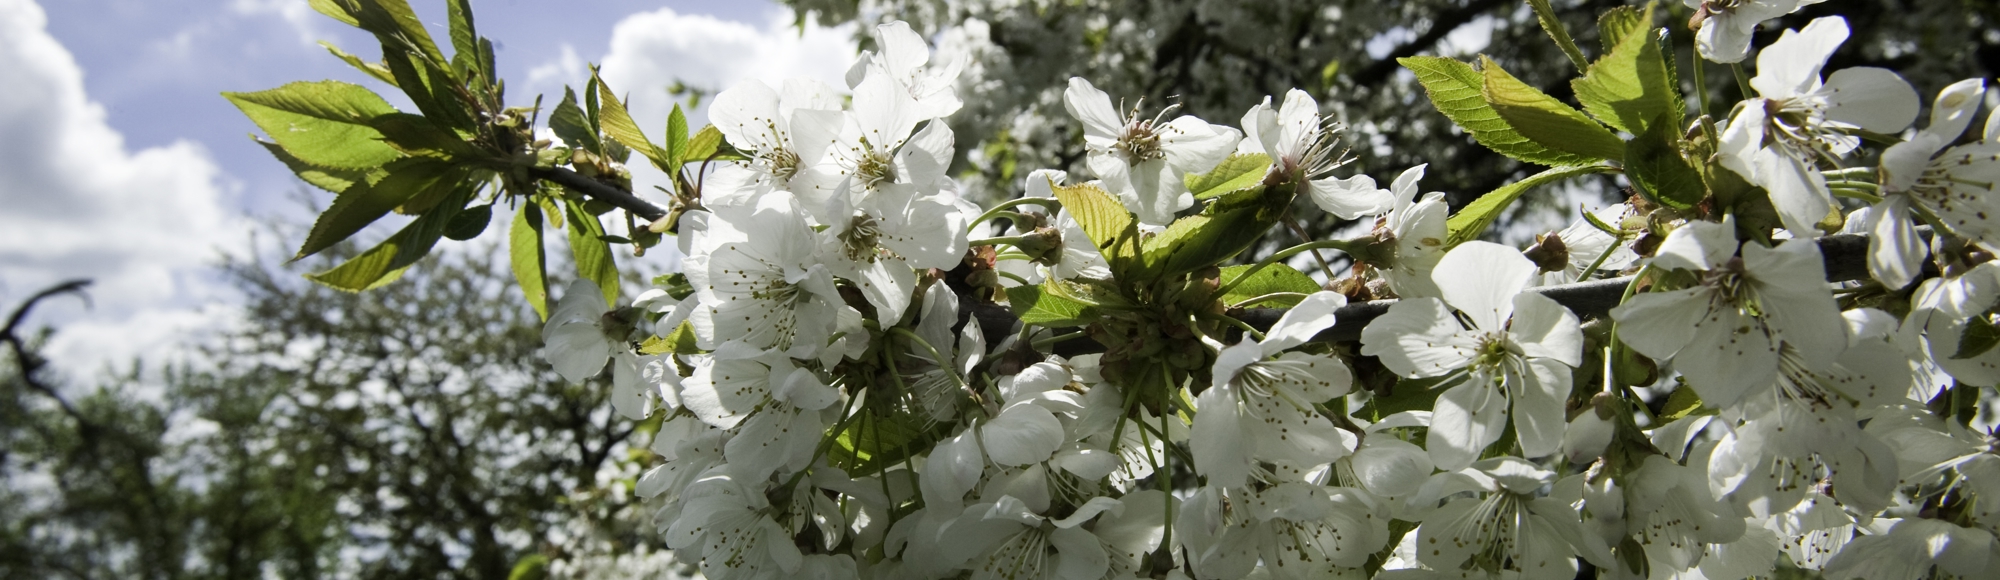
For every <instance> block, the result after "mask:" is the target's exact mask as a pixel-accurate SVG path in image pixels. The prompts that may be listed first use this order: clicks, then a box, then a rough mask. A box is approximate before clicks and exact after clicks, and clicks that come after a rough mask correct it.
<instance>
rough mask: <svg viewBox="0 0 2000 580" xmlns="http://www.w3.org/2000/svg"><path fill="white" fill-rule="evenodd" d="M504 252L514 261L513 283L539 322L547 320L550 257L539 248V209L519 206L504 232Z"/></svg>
mask: <svg viewBox="0 0 2000 580" xmlns="http://www.w3.org/2000/svg"><path fill="white" fill-rule="evenodd" d="M507 253H508V254H509V256H510V257H511V258H512V259H513V260H512V261H513V265H514V282H516V283H518V284H519V285H520V286H521V294H522V295H523V296H524V297H526V298H527V299H528V304H529V305H531V306H534V307H535V314H537V315H539V316H541V317H542V320H548V319H549V285H548V276H549V275H548V272H549V256H548V252H547V251H546V250H545V249H544V248H543V246H542V207H541V205H539V204H535V203H524V204H521V209H520V210H519V211H516V212H514V225H513V227H511V228H509V230H508V232H507Z"/></svg>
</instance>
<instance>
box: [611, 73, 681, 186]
mask: <svg viewBox="0 0 2000 580" xmlns="http://www.w3.org/2000/svg"><path fill="white" fill-rule="evenodd" d="M592 74H593V75H595V74H596V73H592ZM596 82H597V85H598V87H599V91H600V92H599V94H598V97H599V99H600V101H601V104H600V109H599V114H600V116H599V121H600V122H602V123H603V124H604V134H606V135H610V136H611V138H612V139H616V140H618V142H619V143H622V144H624V145H625V146H626V147H627V148H630V149H632V150H633V151H638V152H639V154H640V155H644V156H646V158H647V159H650V160H652V161H653V166H654V167H658V168H660V170H661V171H672V169H669V168H670V167H671V166H672V164H673V156H672V155H671V154H670V153H668V152H666V151H662V150H660V148H659V147H658V146H656V145H653V142H652V141H649V140H647V139H646V133H645V132H644V131H640V130H639V124H638V123H637V122H634V121H633V120H632V114H631V112H629V111H626V110H625V103H623V102H621V101H619V100H618V95H617V94H616V93H613V92H611V87H610V86H609V85H605V84H604V81H603V79H598V80H597V81H596ZM667 138H668V139H672V138H673V136H672V134H671V131H669V135H668V137H667Z"/></svg>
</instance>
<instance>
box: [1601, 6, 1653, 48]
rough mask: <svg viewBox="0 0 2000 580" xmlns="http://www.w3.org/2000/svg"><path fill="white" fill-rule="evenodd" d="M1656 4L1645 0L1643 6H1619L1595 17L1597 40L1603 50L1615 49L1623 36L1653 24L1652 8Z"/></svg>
mask: <svg viewBox="0 0 2000 580" xmlns="http://www.w3.org/2000/svg"><path fill="white" fill-rule="evenodd" d="M1654 8H1656V5H1655V4H1654V3H1652V2H1647V3H1646V7H1645V8H1640V7H1638V6H1619V7H1617V8H1612V9H1610V10H1606V11H1605V12H1604V14H1603V15H1600V16H1598V17H1597V42H1598V44H1601V45H1603V46H1604V52H1607V53H1608V52H1611V51H1612V50H1616V49H1617V48H1618V45H1619V44H1622V43H1624V42H1625V37H1627V36H1630V35H1633V34H1637V33H1640V32H1643V31H1645V29H1646V28H1649V27H1651V26H1652V25H1653V10H1654Z"/></svg>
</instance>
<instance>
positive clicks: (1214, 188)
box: [1187, 153, 1271, 199]
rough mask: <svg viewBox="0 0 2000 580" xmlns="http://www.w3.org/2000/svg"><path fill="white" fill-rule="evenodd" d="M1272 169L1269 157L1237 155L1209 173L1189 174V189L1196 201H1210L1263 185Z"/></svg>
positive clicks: (1252, 154) (1257, 154)
mask: <svg viewBox="0 0 2000 580" xmlns="http://www.w3.org/2000/svg"><path fill="white" fill-rule="evenodd" d="M1270 169H1271V156H1269V155H1265V154H1263V153H1237V154H1234V155H1230V156H1229V158H1228V159H1224V160H1222V164H1220V165H1217V166H1215V169H1212V170H1210V171H1209V172H1208V173H1203V174H1201V175H1194V174H1188V176H1187V188H1188V191H1190V192H1193V193H1194V198H1195V199H1208V198H1211V197H1215V196H1218V195H1222V194H1225V193H1229V192H1232V191H1236V190H1239V189H1243V188H1245V187H1250V186H1253V185H1257V184H1260V183H1263V181H1264V172H1266V171H1269V170H1270Z"/></svg>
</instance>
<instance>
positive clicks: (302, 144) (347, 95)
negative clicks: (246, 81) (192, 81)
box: [222, 81, 401, 169]
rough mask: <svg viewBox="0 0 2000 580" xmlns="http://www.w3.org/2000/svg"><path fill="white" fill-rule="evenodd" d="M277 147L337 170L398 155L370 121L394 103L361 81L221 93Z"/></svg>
mask: <svg viewBox="0 0 2000 580" xmlns="http://www.w3.org/2000/svg"><path fill="white" fill-rule="evenodd" d="M222 96H223V97H224V98H227V99H229V102H231V103H234V104H235V105H236V108H237V109H239V110H242V111H243V114H244V115H245V116H248V117H250V121H251V122H253V123H256V124H257V127H258V128H260V129H263V130H264V132H265V133H266V134H268V135H270V136H271V140H272V141H275V142H277V144H278V146H280V147H284V148H285V151H286V152H289V153H291V154H292V156H293V157H296V158H298V159H299V160H301V161H304V162H306V163H310V164H313V165H317V166H320V167H329V168H335V169H368V168H372V167H376V166H379V165H382V164H384V163H388V162H389V161H390V160H393V159H395V158H397V157H399V156H401V154H400V153H397V152H396V150H395V149H394V148H392V147H390V146H389V145H388V144H386V143H383V142H382V133H381V132H379V131H376V130H375V129H374V128H372V127H369V126H368V122H369V121H370V120H373V119H374V118H376V117H379V116H382V115H387V114H390V113H394V112H396V109H395V107H391V106H389V103H388V102H387V101H384V100H382V97H380V96H378V95H376V94H375V93H374V91H370V90H368V89H367V88H365V87H362V86H361V85H356V84H350V83H343V82H338V81H318V82H294V83H288V84H286V85H285V86H282V87H278V88H275V89H271V90H268V91H258V92H254V93H222Z"/></svg>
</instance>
